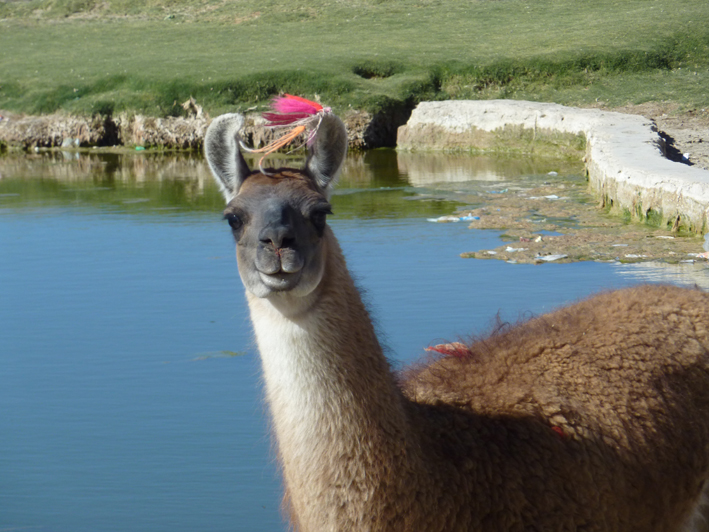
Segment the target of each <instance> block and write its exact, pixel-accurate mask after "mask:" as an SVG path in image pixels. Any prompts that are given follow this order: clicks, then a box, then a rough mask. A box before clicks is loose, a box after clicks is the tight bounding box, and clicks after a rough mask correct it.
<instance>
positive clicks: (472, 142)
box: [398, 100, 709, 233]
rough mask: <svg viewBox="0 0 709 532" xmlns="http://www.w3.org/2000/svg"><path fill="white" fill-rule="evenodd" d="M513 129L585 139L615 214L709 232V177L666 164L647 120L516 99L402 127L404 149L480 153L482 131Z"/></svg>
mask: <svg viewBox="0 0 709 532" xmlns="http://www.w3.org/2000/svg"><path fill="white" fill-rule="evenodd" d="M510 127H517V128H519V127H522V128H524V129H532V130H536V131H537V132H539V134H540V135H542V134H544V132H549V131H557V132H561V133H569V134H583V135H584V136H585V137H586V169H587V172H588V177H589V182H590V185H591V187H592V188H593V189H594V190H596V191H597V192H598V193H599V194H600V195H601V197H602V198H604V200H605V201H612V202H613V207H614V208H621V209H629V210H630V211H631V212H632V213H633V215H635V216H646V215H647V213H648V212H649V211H650V210H652V211H655V212H657V213H659V214H660V215H661V216H662V219H663V220H664V221H665V223H670V224H672V223H674V222H675V221H676V220H677V219H678V218H679V222H680V223H681V224H682V225H683V226H684V227H686V228H688V229H690V230H691V231H694V232H698V233H705V232H707V231H709V172H707V171H706V170H702V169H698V168H692V167H691V166H687V165H685V164H681V163H676V162H672V161H669V160H668V159H666V158H665V157H664V155H663V152H662V145H663V141H662V139H661V138H660V136H659V135H658V134H657V132H656V130H655V127H654V124H653V122H652V121H651V120H649V119H646V118H644V117H641V116H637V115H626V114H622V113H612V112H608V111H600V110H595V109H575V108H572V107H564V106H562V105H557V104H546V103H535V102H524V101H515V100H483V101H445V102H423V103H421V104H419V105H418V107H416V109H414V111H413V113H412V115H411V118H410V119H409V121H408V122H407V123H406V125H404V126H402V127H400V128H399V132H398V139H399V144H398V148H399V149H404V150H416V149H446V148H455V149H465V148H476V147H480V146H479V143H480V138H481V133H482V132H488V133H492V132H500V131H503V130H504V129H505V128H510Z"/></svg>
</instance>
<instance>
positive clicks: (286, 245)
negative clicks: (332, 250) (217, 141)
mask: <svg viewBox="0 0 709 532" xmlns="http://www.w3.org/2000/svg"><path fill="white" fill-rule="evenodd" d="M330 213H331V207H330V203H329V202H328V201H327V199H326V198H325V196H324V195H323V194H322V193H321V192H320V190H319V189H318V187H317V185H315V184H314V183H313V182H312V180H311V179H310V178H309V177H308V176H307V175H306V174H304V173H301V172H299V171H296V170H279V171H276V172H274V173H273V174H271V175H264V174H261V173H254V174H251V175H250V176H248V178H246V179H245V180H244V181H243V184H242V185H241V187H240V188H239V192H238V194H237V195H236V197H235V198H234V199H233V200H231V201H230V202H229V205H228V206H227V208H226V210H225V211H224V218H225V219H226V220H227V222H228V223H229V225H230V226H231V229H232V232H233V234H234V238H235V240H236V258H237V263H238V267H239V274H240V276H241V280H242V282H243V283H244V286H245V287H246V289H247V290H248V291H249V292H251V293H252V294H253V295H255V296H257V297H261V298H264V297H269V296H271V295H272V294H274V293H283V292H288V293H290V294H291V295H294V296H304V295H307V294H309V293H311V292H312V291H313V290H314V289H315V288H316V287H317V286H318V284H319V283H320V281H321V279H322V276H323V272H324V260H323V237H324V233H325V229H326V217H327V215H328V214H330Z"/></svg>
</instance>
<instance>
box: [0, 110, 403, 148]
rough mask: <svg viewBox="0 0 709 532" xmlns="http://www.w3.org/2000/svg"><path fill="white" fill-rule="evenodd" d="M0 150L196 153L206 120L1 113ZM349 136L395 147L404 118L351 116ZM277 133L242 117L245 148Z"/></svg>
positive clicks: (199, 116) (362, 144) (195, 115)
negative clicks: (167, 151) (108, 150)
mask: <svg viewBox="0 0 709 532" xmlns="http://www.w3.org/2000/svg"><path fill="white" fill-rule="evenodd" d="M0 117H2V119H1V120H0V146H3V145H4V147H5V149H20V150H26V151H28V150H33V149H39V148H65V149H72V148H93V147H99V148H108V147H123V148H130V149H134V148H145V149H164V150H195V151H198V150H201V149H202V143H203V140H204V134H205V132H206V130H207V127H208V126H209V124H210V122H211V118H210V117H209V115H207V114H206V113H203V112H202V110H201V108H198V106H197V109H193V112H191V113H188V116H183V117H165V118H156V117H150V116H144V115H140V114H127V113H123V114H119V115H116V116H101V115H96V116H92V117H84V116H74V115H69V114H65V113H54V114H49V115H42V116H29V115H20V114H15V113H9V112H6V111H2V110H0ZM342 118H343V120H344V122H345V125H346V126H347V130H348V133H349V144H350V149H355V150H363V149H373V148H382V147H394V146H395V144H396V130H397V127H398V126H399V125H402V124H403V123H404V122H405V121H406V119H407V118H408V114H407V113H403V112H401V113H394V114H391V115H385V114H382V113H379V114H374V115H372V114H371V113H368V112H366V111H350V112H347V113H345V114H344V115H343V116H342ZM277 134H278V131H274V130H272V129H269V128H267V127H265V120H263V119H262V118H261V116H260V115H259V114H256V113H247V114H246V125H245V127H244V130H243V132H242V136H243V139H244V142H245V143H246V144H248V145H250V146H253V147H256V148H259V147H262V146H264V145H266V144H268V143H269V142H270V141H272V140H273V139H274V138H275V136H276V135H277Z"/></svg>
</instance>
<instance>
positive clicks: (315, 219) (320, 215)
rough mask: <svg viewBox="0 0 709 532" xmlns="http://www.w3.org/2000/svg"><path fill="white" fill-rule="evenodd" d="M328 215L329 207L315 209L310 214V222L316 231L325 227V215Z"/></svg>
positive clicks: (329, 212)
mask: <svg viewBox="0 0 709 532" xmlns="http://www.w3.org/2000/svg"><path fill="white" fill-rule="evenodd" d="M328 214H332V211H331V210H330V208H329V207H327V208H322V209H317V210H315V211H313V212H312V213H311V214H310V221H311V222H312V223H313V225H314V226H315V227H317V228H318V229H321V228H323V227H325V223H326V222H327V215H328Z"/></svg>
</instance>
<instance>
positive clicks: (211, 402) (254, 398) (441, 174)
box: [0, 151, 709, 532]
mask: <svg viewBox="0 0 709 532" xmlns="http://www.w3.org/2000/svg"><path fill="white" fill-rule="evenodd" d="M550 171H557V172H559V174H560V175H563V176H565V177H564V178H565V179H568V180H570V182H573V183H577V184H580V185H581V186H583V178H582V177H581V168H579V167H578V166H575V165H571V166H570V167H568V166H566V165H563V164H561V163H559V162H554V161H546V162H544V161H542V162H539V161H532V160H529V161H511V160H495V159H489V158H472V157H467V156H434V155H429V156H423V155H418V156H416V155H406V154H399V155H397V154H396V153H394V152H391V151H374V152H369V153H366V154H363V155H355V156H351V157H349V158H348V161H347V166H346V169H345V171H344V173H343V176H342V179H341V183H340V187H339V189H338V191H337V194H336V196H335V197H334V199H333V204H334V211H335V215H334V216H332V217H331V220H330V223H331V225H332V227H333V228H334V231H335V233H336V235H337V236H338V238H339V240H340V242H341V244H342V247H343V249H344V251H345V254H346V256H347V258H348V262H349V266H350V269H351V270H352V271H353V272H354V274H355V276H356V278H357V279H358V283H359V285H360V286H361V287H362V289H363V290H365V291H366V300H367V301H368V303H369V306H370V308H371V311H372V314H373V316H374V318H375V320H376V322H377V324H378V328H379V330H380V331H382V333H381V338H382V341H383V343H384V344H385V345H386V346H387V350H388V355H389V357H390V359H391V361H392V363H393V364H394V365H395V366H400V365H402V364H406V363H408V362H411V361H415V360H416V359H418V358H419V357H420V356H421V355H422V353H423V349H424V348H425V347H426V346H428V345H431V344H432V343H438V342H440V341H443V340H455V339H457V338H460V337H467V336H469V335H471V334H481V333H483V332H484V331H485V330H486V329H487V328H488V327H489V326H490V324H491V323H492V319H493V318H494V316H495V315H496V314H497V313H499V314H500V316H501V317H502V318H503V319H507V320H517V319H518V318H520V317H525V316H529V315H530V314H531V313H541V312H545V311H548V310H551V309H553V308H555V307H557V306H559V305H561V304H563V303H566V302H570V301H574V300H576V299H578V298H581V297H584V296H586V295H588V294H590V293H593V292H596V291H598V290H602V289H607V288H615V287H621V286H626V285H631V284H635V283H638V282H643V281H669V282H674V283H695V282H699V283H700V284H702V285H703V286H705V287H706V286H707V279H709V272H708V271H707V267H706V265H703V266H702V265H690V264H681V265H674V266H670V265H659V264H643V265H641V264H637V265H621V264H607V263H595V262H584V263H576V264H553V263H552V264H544V265H542V266H535V265H522V264H508V263H505V262H502V261H482V260H474V259H462V258H460V253H462V252H469V251H475V250H480V249H491V248H493V247H495V246H498V245H500V243H501V241H500V235H501V232H500V231H491V230H488V231H481V230H472V229H468V227H467V224H466V223H448V224H437V223H435V224H434V223H430V222H428V221H427V219H428V218H432V217H433V218H435V217H438V216H442V215H446V214H451V213H452V212H454V211H455V210H456V209H457V208H459V207H464V205H461V203H460V202H459V197H460V191H461V190H465V192H466V194H467V196H468V197H469V196H470V194H471V191H474V190H476V189H478V188H479V189H481V190H490V189H492V188H494V187H500V188H502V187H504V186H506V185H505V184H506V183H508V182H519V181H520V180H535V179H537V180H538V179H543V178H544V177H543V176H546V175H547V174H548V172H550ZM222 209H223V202H222V199H221V196H220V195H219V193H218V191H217V189H216V186H215V185H214V184H213V183H212V180H211V177H210V175H209V173H208V170H207V168H206V166H205V165H204V163H203V161H202V160H201V158H200V157H199V156H197V155H191V156H190V155H184V156H157V155H151V154H140V155H127V154H112V153H102V154H93V153H89V154H87V153H81V154H79V153H64V154H61V153H40V154H33V155H27V156H6V157H4V158H0V530H47V531H52V532H82V531H86V532H88V531H97V530H100V531H126V530H131V531H136V532H137V531H146V532H148V531H150V532H153V531H163V530H164V531H170V532H180V531H185V532H188V531H189V532H193V531H195V530H210V531H234V530H244V531H254V530H258V531H280V530H285V529H286V525H285V524H284V522H283V521H282V519H281V516H280V513H279V504H280V494H281V487H280V480H279V477H278V469H277V465H276V463H275V460H274V453H273V451H272V443H271V441H270V438H269V429H268V417H267V412H266V409H265V406H264V404H263V402H262V390H261V382H260V376H259V360H258V356H257V353H256V352H255V349H254V345H253V342H252V338H251V331H250V325H249V318H248V315H247V312H246V309H245V303H244V296H243V290H242V288H241V283H240V281H239V278H238V274H237V271H236V264H235V259H234V243H233V239H232V236H231V234H230V231H229V230H228V226H227V225H226V223H225V222H224V221H223V220H222V217H221V210H222ZM648 303H649V304H651V302H648Z"/></svg>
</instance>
